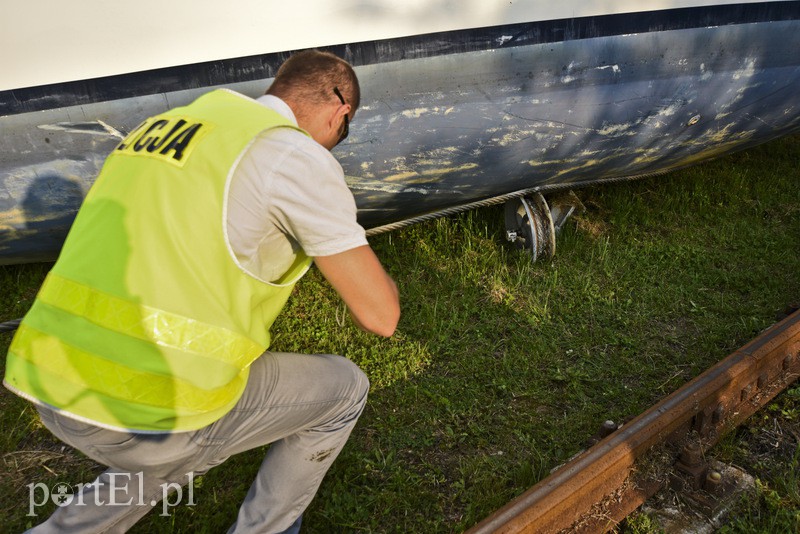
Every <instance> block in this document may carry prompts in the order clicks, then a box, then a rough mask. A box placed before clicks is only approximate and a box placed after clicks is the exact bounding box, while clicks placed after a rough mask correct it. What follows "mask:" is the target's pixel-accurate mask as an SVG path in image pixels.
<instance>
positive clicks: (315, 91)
mask: <svg viewBox="0 0 800 534" xmlns="http://www.w3.org/2000/svg"><path fill="white" fill-rule="evenodd" d="M334 87H338V88H339V91H341V93H342V95H344V98H345V101H346V102H347V103H348V104H350V106H352V108H353V111H355V110H356V109H357V108H358V105H359V103H360V102H361V89H360V88H359V85H358V78H357V77H356V73H355V71H354V70H353V67H351V66H350V64H349V63H348V62H347V61H345V60H343V59H342V58H340V57H338V56H336V55H334V54H331V53H330V52H323V51H320V50H304V51H302V52H298V53H296V54H292V56H291V57H289V59H287V60H286V61H285V62H284V63H283V65H281V66H280V68H279V69H278V73H277V74H276V75H275V80H274V81H273V82H272V85H271V86H270V88H269V89H268V90H267V94H270V95H275V96H277V97H279V98H284V97H289V98H291V99H292V100H298V101H304V102H309V103H311V104H325V103H330V102H331V101H332V100H333V101H335V100H336V96H335V94H334V92H333V88H334Z"/></svg>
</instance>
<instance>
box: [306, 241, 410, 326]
mask: <svg viewBox="0 0 800 534" xmlns="http://www.w3.org/2000/svg"><path fill="white" fill-rule="evenodd" d="M314 263H316V264H317V267H318V268H319V270H320V272H321V273H322V274H323V276H325V279H327V280H328V282H329V283H330V284H331V285H332V286H333V288H334V289H335V290H336V292H337V293H339V296H340V297H342V300H344V303H345V304H346V305H347V307H348V308H349V309H350V315H351V317H352V318H353V321H355V323H356V325H358V327H359V328H361V329H362V330H366V331H367V332H372V333H373V334H377V335H379V336H384V337H390V336H391V335H392V334H393V333H394V330H395V328H396V327H397V321H398V320H399V319H400V296H399V292H398V290H397V286H396V285H395V283H394V280H392V279H391V277H390V276H389V275H388V274H387V273H386V271H385V270H384V269H383V266H382V265H381V262H380V261H379V260H378V257H377V256H375V253H374V252H373V251H372V249H371V248H370V247H369V246H368V245H363V246H361V247H357V248H354V249H350V250H347V251H345V252H340V253H339V254H333V255H331V256H317V257H315V258H314Z"/></svg>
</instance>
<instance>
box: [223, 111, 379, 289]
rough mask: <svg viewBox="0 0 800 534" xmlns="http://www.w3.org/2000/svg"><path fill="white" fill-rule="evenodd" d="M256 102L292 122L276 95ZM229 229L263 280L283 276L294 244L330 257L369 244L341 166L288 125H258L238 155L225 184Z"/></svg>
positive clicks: (242, 257) (245, 263) (244, 261)
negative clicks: (263, 128) (260, 127)
mask: <svg viewBox="0 0 800 534" xmlns="http://www.w3.org/2000/svg"><path fill="white" fill-rule="evenodd" d="M257 101H258V102H259V103H260V104H262V105H264V106H266V107H268V108H270V109H273V110H275V111H277V112H278V113H280V114H281V115H283V116H284V117H286V118H287V119H289V120H291V121H292V122H293V123H294V124H297V120H296V118H295V116H294V113H292V110H291V108H289V106H288V105H287V104H286V103H285V102H284V101H283V100H281V99H280V98H277V97H275V96H272V95H265V96H262V97H260V98H258V99H257ZM227 232H228V240H229V242H230V245H231V249H232V250H233V252H234V254H235V255H236V259H237V260H238V261H239V264H240V265H241V267H242V268H244V269H245V270H246V271H247V272H249V273H250V274H252V275H253V276H256V277H257V278H260V279H262V280H265V281H274V280H276V279H278V278H279V277H280V276H281V275H283V274H284V273H285V272H286V270H287V269H288V268H289V267H290V266H291V264H292V261H293V257H294V254H295V251H297V250H298V249H302V250H303V251H305V253H306V254H307V255H308V256H311V257H315V256H329V255H331V254H337V253H339V252H344V251H346V250H350V249H352V248H355V247H358V246H361V245H366V244H367V238H366V233H365V232H364V228H363V227H362V226H361V225H360V224H358V222H357V221H356V204H355V200H354V199H353V194H352V193H351V192H350V190H349V189H348V188H347V184H346V183H345V180H344V171H343V170H342V167H341V165H339V162H338V161H336V159H335V158H334V157H333V156H332V155H331V153H330V152H329V151H328V150H327V149H326V148H325V147H323V146H322V145H320V144H319V143H317V142H316V141H314V140H313V139H311V138H310V137H308V136H307V135H305V134H303V133H301V132H299V131H297V130H293V129H290V128H275V129H272V130H267V131H266V132H263V133H262V134H260V135H259V136H258V137H257V138H256V139H255V140H254V141H253V143H252V144H251V145H250V146H249V147H248V149H247V150H246V152H245V153H244V155H243V156H242V158H241V160H240V162H239V164H238V166H237V167H236V169H235V170H234V173H233V176H232V177H231V183H230V186H229V189H228V198H227Z"/></svg>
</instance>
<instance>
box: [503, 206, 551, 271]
mask: <svg viewBox="0 0 800 534" xmlns="http://www.w3.org/2000/svg"><path fill="white" fill-rule="evenodd" d="M505 218H506V238H507V239H508V240H509V241H511V242H512V243H514V245H515V246H516V247H517V248H519V249H521V250H523V249H524V250H528V251H530V254H531V261H536V260H537V259H539V258H552V257H553V255H554V254H555V253H556V231H555V226H554V225H553V217H552V215H551V213H550V208H549V207H548V206H547V202H546V201H545V200H544V197H543V196H542V194H541V193H533V194H531V195H528V196H525V197H520V198H514V199H511V200H509V201H508V202H506V216H505Z"/></svg>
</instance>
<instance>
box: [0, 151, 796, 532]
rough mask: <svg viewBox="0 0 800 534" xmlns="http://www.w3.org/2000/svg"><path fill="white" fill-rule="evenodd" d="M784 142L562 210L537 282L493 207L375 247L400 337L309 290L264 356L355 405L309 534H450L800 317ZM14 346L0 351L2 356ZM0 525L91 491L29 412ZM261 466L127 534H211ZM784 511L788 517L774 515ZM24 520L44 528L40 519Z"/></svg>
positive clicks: (16, 278) (15, 448)
mask: <svg viewBox="0 0 800 534" xmlns="http://www.w3.org/2000/svg"><path fill="white" fill-rule="evenodd" d="M798 156H800V137H793V138H788V139H784V140H781V141H777V142H773V143H770V144H769V145H765V146H763V147H758V148H756V149H753V150H750V151H747V152H744V153H740V154H737V155H734V156H731V157H728V158H725V159H723V160H719V161H716V162H712V163H709V164H705V165H702V166H699V167H695V168H692V169H689V170H685V171H681V172H677V173H673V174H670V175H668V176H663V177H659V178H654V179H648V180H642V181H637V182H631V183H624V184H616V185H610V186H603V187H596V188H589V189H584V190H580V191H578V196H579V197H580V198H581V199H582V201H583V202H584V204H585V205H586V207H587V211H586V212H585V213H584V214H583V215H581V216H580V217H578V218H577V219H574V220H573V221H572V222H570V223H569V224H568V225H567V228H565V230H564V232H563V233H562V235H561V236H559V239H558V252H557V254H556V257H555V259H554V260H553V261H552V262H546V263H540V264H535V265H531V264H530V262H529V261H528V260H527V258H526V257H525V256H524V255H523V254H520V253H518V252H516V251H514V250H512V249H511V248H510V247H509V246H508V245H507V244H505V243H504V240H503V234H504V228H503V222H502V220H503V217H502V208H501V207H495V208H487V209H482V210H478V211H473V212H469V213H466V214H463V215H461V216H457V217H452V218H447V219H440V220H436V221H432V222H430V223H426V224H420V225H417V226H414V227H411V228H408V229H406V230H402V231H397V232H393V233H391V234H389V235H384V236H380V237H379V238H376V239H374V240H373V244H374V246H375V248H376V250H377V251H378V254H379V256H380V257H381V258H382V259H383V261H384V263H385V264H386V266H387V268H388V270H390V271H391V273H392V274H393V275H394V276H395V278H396V280H397V282H398V285H399V286H400V288H401V292H402V298H403V311H404V316H403V318H402V320H401V324H400V327H399V332H398V334H397V335H396V336H395V337H394V338H392V339H389V340H381V339H374V338H371V337H370V336H368V335H366V334H363V333H361V332H359V331H357V330H356V329H355V328H354V327H353V326H352V325H351V324H350V323H349V321H348V322H346V323H345V322H342V321H341V317H342V315H343V310H342V308H341V306H340V305H339V304H338V302H337V299H336V298H335V295H334V294H333V293H332V292H331V290H330V289H329V288H327V287H326V286H325V284H324V283H323V282H322V280H321V277H320V276H319V275H318V273H316V272H312V273H311V274H310V275H309V276H308V277H307V278H306V279H305V280H304V281H303V282H302V283H301V284H300V285H299V286H298V291H297V292H296V294H295V295H294V296H293V298H292V300H291V301H290V304H289V308H288V309H287V311H286V313H284V315H283V316H282V318H281V319H280V320H279V323H278V324H277V325H276V330H275V334H276V335H275V342H274V345H273V348H274V349H276V350H296V351H304V352H332V353H338V354H344V355H346V356H348V357H349V358H351V359H353V360H354V361H356V362H357V363H358V364H359V365H360V366H361V367H362V368H363V369H364V370H365V371H366V372H367V373H368V374H369V376H370V379H371V381H372V384H373V390H372V393H371V399H370V403H369V405H368V408H367V410H366V412H365V414H364V416H363V417H362V419H361V421H360V423H359V426H358V427H357V428H356V430H355V432H354V434H353V436H352V438H351V441H350V443H348V446H347V447H346V448H345V450H344V452H343V453H342V455H341V456H340V458H339V459H338V460H337V462H336V463H335V464H334V467H333V469H332V471H331V472H330V473H329V476H328V477H327V478H326V480H325V482H324V483H323V486H322V488H321V490H320V493H319V495H318V498H317V499H315V501H314V502H313V503H312V505H311V508H310V509H309V511H308V513H307V515H306V531H307V532H320V533H323V532H324V533H327V532H346V531H357V530H363V531H373V532H452V531H459V530H463V529H465V528H467V527H469V526H470V525H472V524H474V523H475V522H477V521H479V520H480V519H482V518H483V517H485V516H486V515H488V514H490V513H491V512H492V511H493V510H495V509H496V508H497V507H499V506H501V505H502V504H504V503H505V502H507V501H508V500H509V499H511V498H512V497H513V496H515V495H517V494H519V493H521V492H522V491H524V490H525V489H527V488H528V487H529V486H530V485H532V484H534V483H535V482H537V481H538V480H540V479H541V478H543V477H545V476H546V475H547V474H548V472H549V470H550V469H552V468H553V467H555V466H556V465H558V464H560V463H562V462H563V461H565V460H566V459H568V458H569V457H570V456H571V455H573V454H574V453H575V452H577V451H578V450H579V449H581V448H582V446H583V444H584V442H585V441H586V440H587V439H588V438H589V437H590V436H591V435H592V434H594V432H595V431H596V430H597V428H598V426H599V424H600V423H601V422H602V421H603V420H605V419H614V420H622V419H625V418H628V417H631V416H634V415H636V414H638V413H639V412H641V411H643V410H644V409H646V408H647V407H649V406H650V405H651V404H653V403H654V402H656V401H657V400H659V399H660V398H661V397H663V396H664V395H666V394H668V393H670V392H671V391H673V390H674V389H676V388H678V387H679V386H680V385H682V384H683V383H685V382H686V381H687V380H689V379H691V378H692V377H694V376H696V375H697V374H699V373H701V372H702V371H703V370H704V369H705V368H707V367H708V366H710V365H711V364H713V363H714V362H716V361H718V360H720V359H721V358H724V357H725V356H727V355H728V354H729V353H730V352H731V351H733V350H734V349H736V348H737V347H739V346H741V345H743V344H744V343H745V342H746V341H748V340H749V339H751V338H752V337H754V336H755V335H757V334H758V332H759V331H760V330H762V329H763V328H764V327H766V326H768V325H769V324H770V323H772V322H773V321H774V318H775V316H776V314H778V313H779V312H780V311H782V310H783V309H784V307H785V306H787V305H789V304H793V303H797V302H798V301H800V277H798V275H797V274H796V273H797V272H798V271H799V270H800V254H798V253H799V252H800V243H798V239H797V237H798V235H800V216H799V215H800V194H799V193H800V179H798V178H800V176H798V171H797V163H798V160H800V157H798ZM46 268H47V266H22V267H3V268H0V283H2V284H3V287H4V289H5V291H4V294H3V296H2V297H1V298H2V299H3V300H2V301H0V309H1V310H2V316H0V318H1V319H3V320H6V319H12V318H15V317H19V316H21V315H22V314H23V313H24V311H25V309H27V306H29V305H30V301H31V299H32V297H33V295H34V294H35V290H36V288H37V287H38V284H39V283H40V281H41V278H42V276H43V274H44V273H45V272H46ZM9 341H10V336H9V335H8V334H0V349H2V350H3V351H4V350H5V347H6V346H7V344H8V342H9ZM0 417H2V427H3V428H4V429H6V432H4V433H3V435H2V436H0V449H1V450H0V456H1V457H2V459H3V462H2V463H0V469H2V470H4V471H3V474H2V476H1V477H0V525H8V528H9V529H10V531H11V532H14V531H18V530H20V529H21V527H23V526H24V525H25V524H26V523H27V522H29V521H31V520H32V519H33V520H34V522H35V521H36V519H35V518H29V517H25V514H26V513H27V502H28V488H27V487H25V485H26V484H29V483H32V482H45V483H48V484H52V483H54V482H56V481H67V482H69V483H71V484H75V483H77V482H82V481H87V480H88V478H90V477H91V476H92V473H94V472H96V470H97V467H96V466H94V465H93V464H92V463H91V462H89V461H86V460H85V459H82V458H81V457H80V455H77V454H75V453H73V452H71V451H70V450H69V449H64V450H62V447H61V446H60V445H59V444H58V443H56V442H55V441H54V440H53V439H52V438H51V437H50V436H49V434H48V433H47V432H46V431H45V430H43V429H42V428H41V426H40V425H39V423H38V422H37V421H36V418H35V417H34V416H33V414H32V410H31V409H30V408H29V407H28V406H27V404H26V403H25V402H23V401H21V400H19V399H17V398H15V397H14V396H13V395H11V394H9V393H8V392H7V391H2V392H0ZM262 454H263V451H252V452H251V453H247V454H244V455H241V456H238V457H236V458H233V459H231V460H229V462H227V463H226V464H224V465H223V466H221V467H219V468H217V469H216V470H214V471H212V472H210V473H209V474H207V475H206V476H205V477H203V478H202V479H201V480H200V481H199V483H198V484H197V486H198V487H197V488H196V491H195V500H196V501H197V503H198V504H197V506H194V507H189V506H183V507H178V508H177V509H176V511H175V512H174V513H173V514H172V515H171V516H170V517H159V516H157V515H155V514H153V515H151V516H150V517H148V518H147V519H145V520H144V521H143V522H141V523H140V525H137V527H136V529H134V530H135V531H137V532H220V531H224V529H226V528H227V526H228V525H229V524H230V522H231V521H232V520H233V518H234V516H235V512H236V508H237V506H238V503H239V502H240V500H241V499H242V498H243V496H244V494H245V492H246V491H247V487H248V485H249V483H250V481H251V480H252V477H253V474H254V473H255V471H256V470H257V469H258V465H259V462H260V458H261V456H262ZM788 506H792V505H791V504H789V505H788ZM38 511H39V513H40V514H41V515H40V517H44V515H46V513H47V510H45V508H44V507H43V508H41V509H40V510H38Z"/></svg>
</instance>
